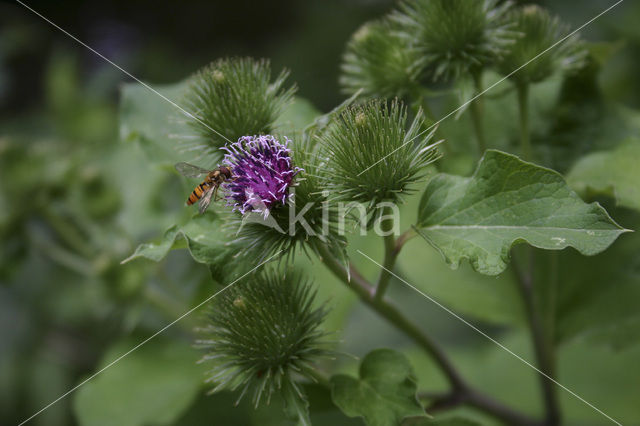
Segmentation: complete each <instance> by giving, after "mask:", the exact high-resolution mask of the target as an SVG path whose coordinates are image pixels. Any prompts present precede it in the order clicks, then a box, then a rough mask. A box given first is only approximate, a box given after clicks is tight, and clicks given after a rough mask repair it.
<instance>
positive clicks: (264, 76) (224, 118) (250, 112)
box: [185, 58, 295, 158]
mask: <svg viewBox="0 0 640 426" xmlns="http://www.w3.org/2000/svg"><path fill="white" fill-rule="evenodd" d="M288 75H289V72H288V71H286V70H283V71H282V72H281V73H280V74H279V75H278V76H277V77H276V78H275V79H274V80H272V78H271V67H270V65H269V61H267V60H254V59H251V58H233V59H220V60H217V61H215V62H213V63H211V64H210V65H208V66H206V67H205V68H203V69H202V70H200V71H198V72H197V73H196V74H195V75H194V76H193V77H192V78H191V81H190V84H189V89H188V91H187V93H186V95H185V100H186V102H185V106H186V107H187V110H188V111H189V112H190V113H192V114H193V115H194V118H193V119H191V120H189V123H190V124H191V125H192V126H193V127H194V128H195V130H196V131H197V132H198V134H199V135H200V136H201V137H202V138H203V139H204V141H205V142H206V144H207V145H208V149H207V150H206V153H209V154H213V156H214V157H216V158H219V156H220V153H221V152H220V150H219V148H220V147H222V146H224V145H225V144H227V143H229V141H232V142H233V141H236V140H238V138H240V137H241V136H245V135H257V134H265V133H271V132H272V131H273V130H274V123H275V121H276V119H277V118H278V116H279V115H280V114H281V113H282V110H283V108H284V107H285V106H286V105H287V104H288V103H289V101H290V100H291V98H292V96H293V94H294V93H295V86H291V87H289V88H286V87H285V80H286V79H287V77H288Z"/></svg>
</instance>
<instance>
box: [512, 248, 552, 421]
mask: <svg viewBox="0 0 640 426" xmlns="http://www.w3.org/2000/svg"><path fill="white" fill-rule="evenodd" d="M526 249H527V250H526V254H527V256H528V258H529V259H528V265H527V268H526V273H523V272H522V271H520V270H519V269H518V267H517V262H514V263H513V265H514V271H515V272H516V282H517V283H518V288H519V290H520V294H521V296H522V301H523V302H524V307H525V313H526V316H527V322H528V324H529V327H530V329H531V340H532V344H533V348H534V352H535V356H536V361H537V364H538V368H539V369H540V371H542V372H543V373H544V374H546V375H547V376H549V377H555V362H554V351H553V344H552V342H551V341H550V340H549V336H548V335H546V334H545V331H544V326H543V322H542V320H541V318H540V314H539V310H538V309H537V307H536V303H535V296H534V293H533V274H532V271H533V264H534V256H533V250H531V247H526ZM539 377H540V385H541V390H542V398H543V401H544V406H545V412H546V416H545V418H546V423H545V424H547V425H549V426H555V425H558V424H560V407H559V404H558V395H557V389H556V385H555V384H554V383H553V382H552V381H551V380H549V379H547V377H545V376H543V375H542V374H540V375H539Z"/></svg>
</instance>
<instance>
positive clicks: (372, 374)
mask: <svg viewBox="0 0 640 426" xmlns="http://www.w3.org/2000/svg"><path fill="white" fill-rule="evenodd" d="M331 397H332V399H333V402H334V403H335V404H336V405H337V406H338V407H339V408H340V409H341V410H342V412H343V413H345V414H346V415H347V416H349V417H356V416H360V417H363V418H364V419H365V421H366V423H367V424H368V425H371V426H390V425H399V424H400V423H401V422H402V420H403V419H404V418H405V417H411V416H425V413H424V409H423V408H422V406H421V405H420V403H419V402H418V400H417V398H416V381H415V378H414V375H413V369H412V368H411V364H409V361H408V360H407V358H405V356H404V355H402V354H400V353H398V352H395V351H393V350H391V349H377V350H374V351H372V352H370V353H369V354H367V356H365V357H364V359H363V360H362V363H361V364H360V377H359V378H357V379H356V378H354V377H351V376H347V375H345V374H337V375H335V376H333V377H331Z"/></svg>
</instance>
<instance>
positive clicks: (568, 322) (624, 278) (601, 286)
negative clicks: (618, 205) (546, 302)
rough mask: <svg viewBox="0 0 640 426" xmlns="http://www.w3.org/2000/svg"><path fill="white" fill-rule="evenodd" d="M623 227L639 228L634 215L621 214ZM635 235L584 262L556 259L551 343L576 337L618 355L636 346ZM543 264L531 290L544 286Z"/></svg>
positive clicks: (638, 245) (568, 256)
mask: <svg viewBox="0 0 640 426" xmlns="http://www.w3.org/2000/svg"><path fill="white" fill-rule="evenodd" d="M621 219H623V220H624V221H625V222H624V223H629V224H630V226H633V227H640V215H639V214H638V213H635V212H634V211H632V210H627V211H626V214H624V215H621ZM638 253H640V234H638V233H637V232H634V233H633V234H630V235H626V236H625V237H624V238H621V239H620V240H618V241H616V242H615V243H614V244H613V245H612V246H611V248H610V249H609V250H607V251H605V252H604V253H601V254H599V255H597V256H595V257H593V258H589V259H586V258H584V257H582V256H578V255H577V254H576V253H571V252H567V253H562V256H560V257H559V259H558V261H557V265H558V266H559V268H558V276H557V280H556V281H557V283H558V290H557V292H558V294H557V297H556V299H557V305H558V310H557V314H556V316H557V325H556V336H555V338H556V340H557V341H558V342H567V341H569V340H571V339H574V338H577V337H588V338H589V339H590V340H591V341H597V342H599V343H605V344H608V345H609V346H612V347H613V348H616V349H624V348H627V347H629V346H632V345H634V344H637V343H638V342H640V311H638V304H637V301H638V300H640V257H638ZM545 269H548V270H549V271H553V269H552V268H549V267H548V266H547V265H546V264H545V263H542V264H541V268H540V269H539V273H538V274H539V276H540V279H539V280H537V281H536V282H535V285H536V286H539V287H543V286H545V285H547V284H548V282H549V281H550V280H548V279H546V278H547V277H548V276H549V275H548V274H546V273H545V272H546V271H545Z"/></svg>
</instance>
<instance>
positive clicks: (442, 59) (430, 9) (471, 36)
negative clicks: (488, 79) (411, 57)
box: [392, 0, 514, 80]
mask: <svg viewBox="0 0 640 426" xmlns="http://www.w3.org/2000/svg"><path fill="white" fill-rule="evenodd" d="M508 8H509V3H508V2H503V3H501V4H498V1H497V0H406V1H404V2H402V3H401V4H400V8H399V11H398V12H396V13H394V14H392V18H393V19H394V21H396V22H397V23H398V24H399V25H400V26H401V27H402V28H403V33H402V34H403V35H404V37H405V38H407V39H408V40H410V42H411V43H413V44H415V46H416V48H418V49H419V51H420V53H421V54H422V55H423V56H424V59H425V66H426V69H425V72H426V73H427V75H428V76H430V77H431V78H432V79H434V80H438V79H445V80H446V79H450V78H456V77H460V76H464V75H467V74H475V73H478V72H480V71H481V70H482V69H483V68H484V67H486V66H487V65H489V64H491V63H493V62H494V61H495V60H496V59H497V58H498V57H499V56H500V55H501V54H502V53H504V52H505V50H506V48H507V47H508V46H509V45H510V44H511V43H512V42H513V38H514V33H513V31H511V29H510V24H509V22H508V21H506V20H504V14H505V12H506V11H507V10H508Z"/></svg>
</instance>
